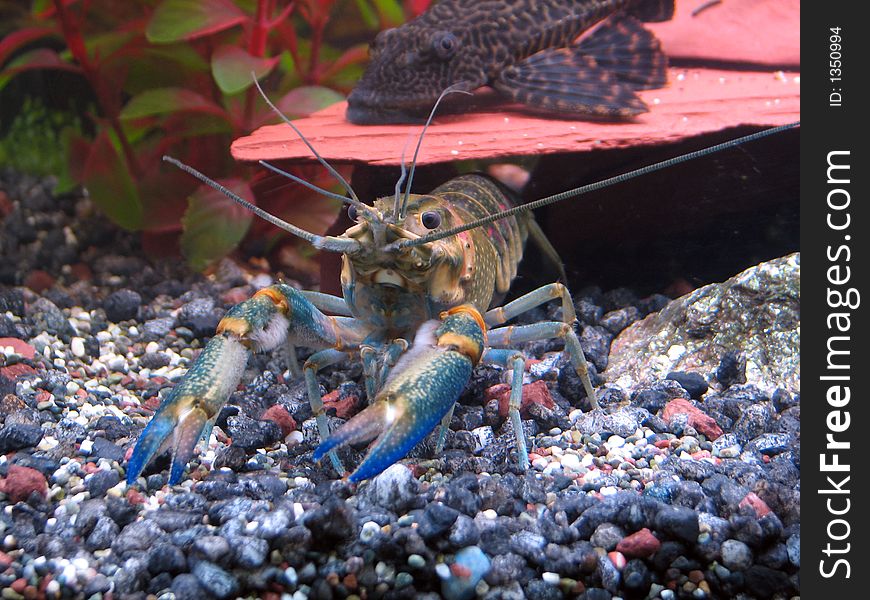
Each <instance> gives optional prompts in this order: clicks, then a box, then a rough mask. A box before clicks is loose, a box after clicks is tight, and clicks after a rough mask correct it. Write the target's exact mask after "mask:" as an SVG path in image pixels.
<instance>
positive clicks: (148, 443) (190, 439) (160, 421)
mask: <svg viewBox="0 0 870 600" xmlns="http://www.w3.org/2000/svg"><path fill="white" fill-rule="evenodd" d="M178 404H184V405H186V406H187V408H186V409H182V410H178V408H177V407H178ZM192 404H195V400H194V401H192V402H191V399H189V398H184V399H182V401H181V402H178V401H176V402H167V403H166V404H164V405H163V406H161V407H160V409H158V411H157V413H156V414H155V415H154V417H153V418H152V419H151V421H150V422H149V423H148V426H147V427H145V430H144V431H143V432H142V435H141V436H140V437H139V441H138V442H136V448H135V449H134V450H133V455H132V456H131V457H130V461H129V462H128V463H127V484H128V485H132V484H133V483H134V482H135V481H136V479H137V478H138V477H139V475H140V474H141V473H142V471H143V470H144V469H145V467H146V466H148V463H150V462H151V461H152V460H153V459H154V458H155V457H157V456H158V455H160V454H161V453H163V452H164V451H165V450H167V449H169V448H172V468H171V470H170V473H169V484H170V485H174V484H176V483H178V482H179V481H181V476H182V475H183V474H184V467H185V466H187V463H188V461H189V460H190V458H191V456H193V449H194V448H195V447H196V442H197V441H198V440H199V438H200V436H201V435H202V430H203V429H204V428H205V426H206V423H207V422H208V416H207V415H206V413H205V411H204V410H202V409H201V408H197V407H196V406H191V405H192ZM179 413H181V414H179Z"/></svg>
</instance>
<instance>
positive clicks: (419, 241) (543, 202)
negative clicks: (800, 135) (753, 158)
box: [384, 121, 801, 252]
mask: <svg viewBox="0 0 870 600" xmlns="http://www.w3.org/2000/svg"><path fill="white" fill-rule="evenodd" d="M800 124H801V123H800V121H796V122H794V123H789V124H787V125H780V126H778V127H771V128H770V129H764V130H762V131H758V132H756V133H751V134H749V135H745V136H743V137H739V138H735V139H733V140H728V141H727V142H722V143H721V144H715V145H713V146H708V147H707V148H702V149H701V150H695V151H693V152H687V153H686V154H681V155H679V156H675V157H673V158H669V159H666V160H663V161H660V162H657V163H653V164H651V165H647V166H645V167H640V168H639V169H635V170H633V171H628V172H626V173H622V174H621V175H616V176H615V177H609V178H607V179H602V180H601V181H596V182H594V183H590V184H588V185H583V186H580V187H576V188H574V189H570V190H567V191H565V192H561V193H559V194H553V195H552V196H547V197H546V198H541V199H540V200H535V201H534V202H529V203H527V204H521V205H520V206H515V207H513V208H509V209H508V210H505V211H502V212H500V213H494V214H491V215H488V216H486V217H483V218H481V219H477V220H476V221H470V222H468V223H465V224H464V225H459V226H457V227H453V228H452V229H445V230H444V231H437V232H433V233H430V234H427V235H424V236H421V237H419V238H416V239H413V240H400V241H397V242H393V243H391V244H389V245H388V246H387V247H386V248H384V250H385V251H387V252H392V251H396V250H402V249H404V248H412V247H414V246H422V245H424V244H428V243H430V242H437V241H438V240H443V239H444V238H448V237H451V236H454V235H456V234H457V233H462V232H463V231H468V230H470V229H475V228H477V227H482V226H484V225H488V224H489V223H493V222H495V221H498V220H500V219H506V218H507V217H512V216H514V215H517V214H519V213H524V212H530V211H533V210H536V209H538V208H541V207H543V206H548V205H550V204H555V203H557V202H562V201H563V200H568V199H570V198H576V197H577V196H582V195H584V194H588V193H589V192H594V191H597V190H601V189H604V188H606V187H610V186H611V185H615V184H617V183H623V182H625V181H628V180H629V179H634V178H635V177H640V176H642V175H646V174H648V173H653V172H655V171H661V170H663V169H669V168H671V167H673V166H674V165H678V164H680V163H684V162H688V161H690V160H694V159H696V158H701V157H702V156H707V155H709V154H714V153H716V152H720V151H722V150H727V149H729V148H734V147H737V146H740V145H742V144H746V143H749V142H752V141H755V140H758V139H761V138H763V137H767V136H769V135H774V134H777V133H781V132H783V131H786V130H788V129H793V128H795V127H800Z"/></svg>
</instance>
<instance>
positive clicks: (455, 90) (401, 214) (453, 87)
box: [396, 83, 472, 219]
mask: <svg viewBox="0 0 870 600" xmlns="http://www.w3.org/2000/svg"><path fill="white" fill-rule="evenodd" d="M461 85H463V84H462V83H456V84H453V85H451V86H450V87H448V88H446V89H445V90H444V91H443V92H441V95H440V96H438V100H436V101H435V105H434V106H433V107H432V110H431V111H430V112H429V118H428V119H426V124H425V125H423V131H421V132H420V137H419V138H418V139H417V148H416V149H415V150H414V158H413V159H412V160H411V171H410V172H409V173H408V185H406V186H405V196H404V198H403V199H402V208H401V209H400V210H399V212H398V213H397V214H396V218H397V219H404V218H405V211H406V210H407V208H408V198H409V197H410V196H411V184H412V183H414V170H415V169H416V168H417V156H418V155H419V154H420V146H422V145H423V136H425V135H426V130H427V129H429V125H430V124H431V123H432V119H434V118H435V111H437V110H438V105H439V104H441V101H442V100H443V99H444V97H445V96H448V95H450V94H454V93H459V94H466V95H468V96H471V95H472V93H471V92H469V91H468V90H464V89H462V88H461V87H459V86H461ZM403 154H404V153H403ZM404 164H405V159H404V156H403V157H402V166H403V167H404ZM396 185H397V186H398V184H396Z"/></svg>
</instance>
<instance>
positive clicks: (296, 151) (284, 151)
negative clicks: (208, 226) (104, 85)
mask: <svg viewBox="0 0 870 600" xmlns="http://www.w3.org/2000/svg"><path fill="white" fill-rule="evenodd" d="M669 80H670V84H669V86H668V87H666V88H663V89H660V90H646V91H643V92H641V95H642V96H643V99H644V100H645V101H646V103H647V104H648V105H649V107H650V112H648V113H645V114H643V115H640V116H639V117H637V118H636V119H635V120H633V121H629V122H623V123H606V122H589V121H572V120H565V119H559V118H543V117H540V116H535V115H531V114H527V113H522V112H518V111H516V110H510V108H509V107H505V109H504V110H499V111H498V112H483V113H468V114H462V115H444V116H441V117H437V118H436V119H435V122H434V123H433V125H432V126H431V127H430V128H429V131H428V132H427V134H426V139H425V141H424V143H423V146H422V148H421V150H420V156H419V158H418V161H417V163H418V164H429V163H437V162H447V161H453V160H465V159H483V158H498V157H504V156H522V155H533V154H550V153H556V152H580V151H585V150H593V149H602V148H620V147H629V146H637V145H647V144H650V145H651V144H661V143H664V142H676V141H679V140H681V139H684V138H687V137H693V136H696V135H700V134H704V133H710V132H714V131H720V130H722V129H726V128H730V127H737V126H740V125H750V126H759V127H769V126H775V125H784V124H786V123H791V122H794V121H798V120H800V76H799V73H797V72H783V71H766V72H756V71H722V70H715V69H678V68H672V69H671V70H670V78H669ZM345 108H346V103H344V102H339V103H337V104H334V105H332V106H330V107H328V108H325V109H323V110H321V111H319V112H316V113H314V114H312V115H311V116H309V117H307V118H304V119H298V120H296V121H294V124H295V125H296V126H297V127H299V129H300V130H301V131H302V132H303V133H304V134H305V135H306V136H307V137H308V138H309V140H310V141H311V143H312V144H313V145H314V147H315V148H317V151H318V152H319V153H320V154H321V155H322V156H323V157H324V158H325V159H326V160H328V161H330V162H336V163H362V164H368V165H398V164H399V161H400V159H401V154H402V148H403V147H404V146H405V144H406V142H407V141H408V140H409V136H413V137H414V138H415V137H416V136H417V135H418V134H419V132H420V129H421V127H420V126H419V125H370V126H364V125H353V124H351V123H348V122H347V120H346V119H345V117H344V112H345ZM232 154H233V156H234V157H235V158H236V159H237V160H243V161H257V160H271V161H278V160H286V161H296V162H311V161H313V160H314V158H313V156H312V155H311V152H310V151H309V150H308V148H307V147H305V145H304V144H303V143H302V142H301V141H300V140H299V139H298V138H297V137H296V136H295V134H294V133H293V131H292V130H291V129H290V127H289V126H287V125H286V124H280V125H267V126H265V127H261V128H260V129H257V130H256V131H254V132H253V133H252V134H251V135H249V136H246V137H242V138H239V139H237V140H236V141H235V142H233V145H232Z"/></svg>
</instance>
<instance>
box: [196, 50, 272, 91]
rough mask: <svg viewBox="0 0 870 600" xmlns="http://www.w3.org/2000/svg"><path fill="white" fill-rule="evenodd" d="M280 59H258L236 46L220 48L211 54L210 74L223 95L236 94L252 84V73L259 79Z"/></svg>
mask: <svg viewBox="0 0 870 600" xmlns="http://www.w3.org/2000/svg"><path fill="white" fill-rule="evenodd" d="M280 59H281V57H280V56H275V57H273V58H258V57H256V56H251V55H250V54H248V53H247V52H246V51H245V50H243V49H242V48H239V47H237V46H221V47H220V48H218V49H217V50H215V52H214V54H212V57H211V73H212V76H213V77H214V80H215V82H216V83H217V84H218V87H219V88H220V89H221V91H222V92H223V93H225V94H238V93H239V92H242V91H244V90H246V89H248V88H249V87H251V86H252V85H253V84H254V81H253V79H252V78H251V73H252V72H253V73H254V75H255V76H256V78H257V79H261V78H263V77H265V76H266V75H268V74H269V73H270V72H271V71H272V69H274V68H275V65H277V64H278V61H279V60H280Z"/></svg>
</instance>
